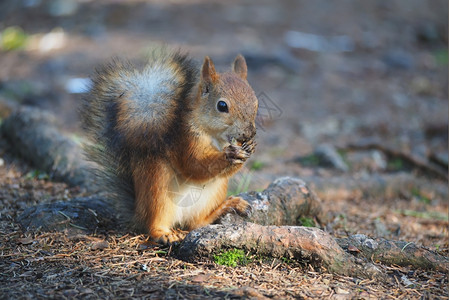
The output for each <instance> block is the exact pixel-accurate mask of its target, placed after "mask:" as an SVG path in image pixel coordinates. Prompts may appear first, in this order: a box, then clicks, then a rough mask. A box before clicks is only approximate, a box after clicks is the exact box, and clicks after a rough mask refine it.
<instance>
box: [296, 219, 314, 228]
mask: <svg viewBox="0 0 449 300" xmlns="http://www.w3.org/2000/svg"><path fill="white" fill-rule="evenodd" d="M299 223H300V224H301V226H305V227H316V224H315V221H314V220H313V219H312V218H307V217H300V218H299Z"/></svg>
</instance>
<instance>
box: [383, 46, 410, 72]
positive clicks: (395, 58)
mask: <svg viewBox="0 0 449 300" xmlns="http://www.w3.org/2000/svg"><path fill="white" fill-rule="evenodd" d="M383 61H384V63H386V64H387V66H388V67H390V68H394V69H404V70H408V69H411V68H412V67H413V65H414V61H413V56H412V55H411V54H410V53H408V52H405V51H404V50H401V49H395V50H391V51H389V52H387V53H386V54H385V55H384V57H383Z"/></svg>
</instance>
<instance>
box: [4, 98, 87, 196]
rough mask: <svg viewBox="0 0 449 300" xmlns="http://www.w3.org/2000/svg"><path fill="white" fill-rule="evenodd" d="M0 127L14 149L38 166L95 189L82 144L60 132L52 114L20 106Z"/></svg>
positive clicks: (73, 184) (64, 178)
mask: <svg viewBox="0 0 449 300" xmlns="http://www.w3.org/2000/svg"><path fill="white" fill-rule="evenodd" d="M0 129H1V133H2V134H3V136H4V137H5V138H6V139H7V140H8V141H9V144H10V146H11V148H12V150H13V151H14V152H16V153H19V154H20V155H21V156H22V157H23V158H25V159H26V160H28V161H29V162H31V163H32V164H33V165H34V166H35V167H36V168H38V169H40V170H43V171H45V172H47V173H48V174H49V175H50V176H51V177H53V178H54V179H56V180H61V181H64V182H66V183H68V184H70V185H72V186H83V187H86V188H89V189H91V190H95V188H94V186H95V185H94V182H95V178H94V176H93V175H92V172H91V171H90V169H89V166H90V164H89V163H88V162H87V161H86V160H84V157H83V152H82V149H81V147H80V146H79V145H78V144H76V143H75V142H74V141H73V140H71V139H70V138H68V137H66V136H64V135H63V134H62V133H61V131H60V130H59V128H58V124H57V122H56V118H55V117H54V116H53V115H51V114H49V113H46V112H44V111H42V110H40V109H37V108H33V107H21V108H19V109H18V110H16V111H14V112H13V113H11V115H10V116H9V117H8V118H7V119H5V120H4V122H3V123H2V126H1V128H0Z"/></svg>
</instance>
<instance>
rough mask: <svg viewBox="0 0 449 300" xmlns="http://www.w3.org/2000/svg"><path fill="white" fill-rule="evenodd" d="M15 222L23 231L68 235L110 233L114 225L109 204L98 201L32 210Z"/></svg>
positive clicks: (65, 203) (81, 200)
mask: <svg viewBox="0 0 449 300" xmlns="http://www.w3.org/2000/svg"><path fill="white" fill-rule="evenodd" d="M17 222H18V223H19V224H20V225H21V227H22V229H23V230H24V231H35V230H42V231H67V232H68V233H69V234H72V233H73V234H74V233H79V232H83V233H89V232H96V231H97V230H107V229H109V230H110V229H113V228H115V227H116V225H117V220H116V219H115V211H114V210H113V208H112V207H111V204H110V203H109V202H108V200H106V199H102V198H99V197H87V198H75V199H72V200H70V201H67V202H56V203H47V204H40V205H36V206H32V207H29V208H27V209H26V210H25V211H24V212H23V213H22V214H21V215H20V216H19V217H18V218H17Z"/></svg>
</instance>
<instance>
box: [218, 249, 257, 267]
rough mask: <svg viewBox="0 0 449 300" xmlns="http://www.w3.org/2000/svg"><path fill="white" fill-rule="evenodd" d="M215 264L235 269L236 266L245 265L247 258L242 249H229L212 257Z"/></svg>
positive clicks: (247, 261)
mask: <svg viewBox="0 0 449 300" xmlns="http://www.w3.org/2000/svg"><path fill="white" fill-rule="evenodd" d="M214 260H215V262H216V263H217V264H219V265H222V266H228V267H236V266H237V265H246V264H248V263H249V258H248V257H247V256H246V255H245V252H243V250H242V249H231V250H228V251H224V252H221V253H219V254H217V255H214Z"/></svg>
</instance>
